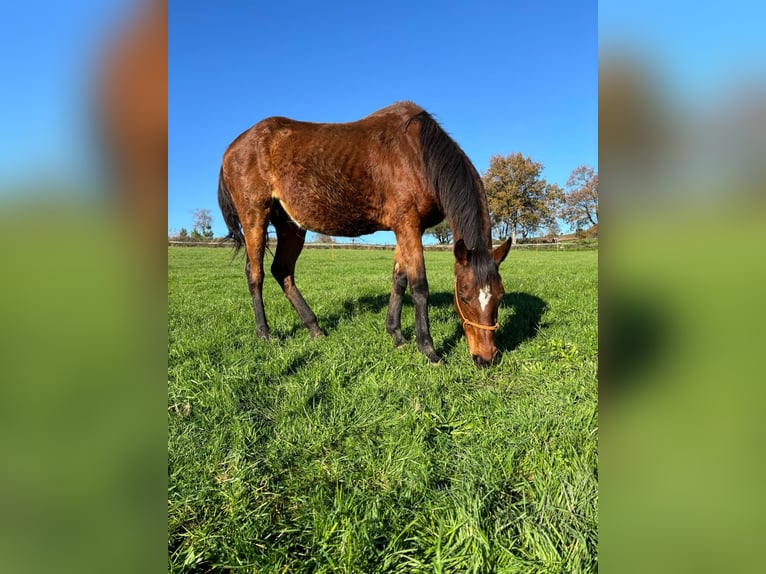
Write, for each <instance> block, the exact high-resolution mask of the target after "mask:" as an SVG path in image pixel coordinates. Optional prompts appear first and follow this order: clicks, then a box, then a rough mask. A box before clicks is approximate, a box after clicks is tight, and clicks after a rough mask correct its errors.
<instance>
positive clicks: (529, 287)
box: [168, 248, 598, 573]
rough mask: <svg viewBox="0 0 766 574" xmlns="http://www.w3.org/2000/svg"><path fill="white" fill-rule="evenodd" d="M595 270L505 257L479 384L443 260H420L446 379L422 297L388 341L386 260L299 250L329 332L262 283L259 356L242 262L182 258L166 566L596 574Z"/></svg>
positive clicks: (305, 285) (585, 263)
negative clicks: (492, 351) (431, 354)
mask: <svg viewBox="0 0 766 574" xmlns="http://www.w3.org/2000/svg"><path fill="white" fill-rule="evenodd" d="M597 255H598V253H597V251H576V252H567V251H554V252H543V251H540V252H534V251H522V250H518V251H512V252H511V253H510V255H509V256H508V259H507V260H506V262H505V263H504V264H503V268H502V269H501V271H502V276H503V282H504V285H505V288H506V292H507V294H506V296H505V299H504V302H503V306H502V307H501V311H500V328H499V330H498V331H497V339H496V341H497V344H498V347H499V348H500V349H501V350H503V351H504V355H503V359H502V361H501V363H500V364H498V365H497V366H495V367H492V368H489V369H484V370H480V369H477V368H476V367H474V365H473V363H472V361H471V359H470V356H469V353H468V348H467V345H466V343H465V339H464V338H463V337H462V329H461V327H460V324H459V322H458V320H457V317H456V314H455V311H454V308H453V307H452V292H451V288H452V282H453V276H452V255H451V254H450V253H441V252H428V253H426V265H427V268H428V277H429V284H430V290H431V296H430V301H431V314H430V316H431V329H432V335H433V339H434V343H435V345H436V348H437V351H439V352H440V353H441V354H442V356H443V359H444V361H443V364H441V365H436V366H433V365H430V364H428V362H427V360H426V359H425V357H424V356H422V355H421V354H420V353H419V352H418V351H417V348H416V345H415V343H414V317H413V308H412V304H411V300H410V299H409V296H407V298H406V300H405V306H404V309H403V313H402V327H403V330H404V333H405V335H406V336H407V337H408V338H409V339H410V342H409V344H407V345H405V346H403V347H400V348H398V349H394V347H393V343H392V340H391V338H390V337H389V335H388V334H387V333H386V331H385V326H384V325H385V314H386V305H387V303H388V296H389V288H390V277H391V269H392V265H393V254H392V253H391V252H385V251H346V250H335V251H326V250H306V251H304V253H303V254H302V256H301V258H300V260H299V261H298V270H297V274H296V275H297V283H298V286H299V288H300V289H301V291H302V292H303V295H304V297H305V299H306V300H307V302H308V303H309V305H311V306H312V308H313V310H314V312H315V313H316V315H317V317H318V319H319V322H320V326H322V327H323V328H324V329H325V330H326V331H327V333H328V336H327V337H326V338H323V339H318V340H312V339H311V338H310V337H309V335H308V332H307V330H306V329H304V328H303V326H302V324H301V323H300V321H299V319H298V317H297V315H296V314H295V312H294V311H293V309H292V307H290V305H289V303H288V302H287V300H286V299H285V297H284V295H283V294H282V292H281V291H280V290H279V287H278V286H277V284H276V282H274V281H273V280H272V279H271V278H269V279H268V280H267V283H266V284H265V286H264V299H265V306H266V313H267V317H268V319H269V324H270V326H271V330H272V335H273V336H274V337H275V339H276V340H272V341H268V342H266V341H261V340H258V339H256V338H255V336H254V330H255V324H254V318H253V312H252V306H251V303H250V296H249V293H248V291H247V286H246V283H245V279H244V274H243V262H242V261H241V260H240V259H237V260H236V261H235V262H234V263H233V264H230V263H229V262H230V260H231V253H230V251H228V250H224V249H214V248H169V249H168V267H169V294H168V302H169V373H168V401H169V409H168V417H169V439H168V440H169V443H168V450H169V466H168V472H169V492H168V520H169V531H168V550H169V570H170V571H172V572H191V571H195V572H207V571H216V572H218V571H224V572H225V571H235V572H285V573H287V572H290V573H295V572H362V573H374V572H433V573H439V572H444V573H446V572H594V571H597V557H596V547H597V513H598V511H597V481H598V471H597V428H598V419H597V380H596V366H597V353H598V348H597ZM270 263H271V258H270V256H269V255H268V254H267V256H266V267H267V268H268V266H269V265H270Z"/></svg>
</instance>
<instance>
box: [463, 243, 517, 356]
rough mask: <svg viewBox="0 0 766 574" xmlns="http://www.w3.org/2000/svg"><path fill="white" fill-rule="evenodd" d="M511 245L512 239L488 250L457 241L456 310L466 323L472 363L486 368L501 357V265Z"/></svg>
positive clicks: (503, 292) (464, 327) (502, 293)
mask: <svg viewBox="0 0 766 574" xmlns="http://www.w3.org/2000/svg"><path fill="white" fill-rule="evenodd" d="M510 247H511V241H510V239H509V240H508V241H506V242H505V243H503V244H502V245H500V246H499V247H497V248H496V249H495V250H494V251H493V252H492V255H491V256H490V255H489V253H488V252H486V251H484V252H479V251H474V250H473V249H468V247H467V246H466V244H465V243H464V242H463V240H462V239H459V240H458V241H457V243H455V298H454V299H455V310H456V311H457V314H458V316H459V317H460V320H461V321H462V322H463V330H464V331H465V338H466V340H467V341H468V350H469V351H470V353H471V357H472V358H473V362H474V363H476V365H477V366H479V367H487V366H489V365H491V364H492V363H495V362H496V361H498V360H499V359H500V352H499V351H498V350H497V347H495V329H497V324H498V323H497V310H498V307H499V306H500V301H501V300H502V298H503V295H504V294H505V291H504V290H503V282H502V281H501V280H500V274H499V273H498V267H499V266H500V263H502V261H503V259H505V256H506V255H508V250H509V249H510Z"/></svg>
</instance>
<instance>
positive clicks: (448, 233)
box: [427, 219, 452, 245]
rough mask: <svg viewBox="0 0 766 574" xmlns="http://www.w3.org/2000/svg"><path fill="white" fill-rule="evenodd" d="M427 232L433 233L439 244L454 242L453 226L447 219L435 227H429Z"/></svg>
mask: <svg viewBox="0 0 766 574" xmlns="http://www.w3.org/2000/svg"><path fill="white" fill-rule="evenodd" d="M427 233H429V234H430V235H433V236H434V237H435V238H436V241H437V242H438V243H439V245H448V244H450V243H452V228H451V227H450V226H449V222H448V221H447V220H446V219H445V220H444V221H442V222H441V223H439V224H437V225H434V226H433V227H429V228H428V230H427Z"/></svg>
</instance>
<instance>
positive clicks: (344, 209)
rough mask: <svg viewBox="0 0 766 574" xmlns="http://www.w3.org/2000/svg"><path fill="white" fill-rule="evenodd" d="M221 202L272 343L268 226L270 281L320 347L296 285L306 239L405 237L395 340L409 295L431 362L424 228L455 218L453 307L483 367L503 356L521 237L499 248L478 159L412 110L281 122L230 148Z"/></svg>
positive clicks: (398, 264)
mask: <svg viewBox="0 0 766 574" xmlns="http://www.w3.org/2000/svg"><path fill="white" fill-rule="evenodd" d="M218 203H219V206H220V208H221V213H222V214H223V218H224V221H225V222H226V226H227V228H228V230H229V238H231V239H233V241H234V243H235V251H234V253H235V255H236V253H237V252H238V251H239V250H240V249H241V248H242V247H243V246H244V247H245V250H246V253H247V258H246V263H245V277H246V278H247V284H248V287H249V290H250V295H251V297H252V303H253V310H254V312H255V323H256V334H257V335H258V336H260V337H262V338H264V339H268V338H269V327H268V323H267V321H266V315H265V312H264V308H263V297H262V288H263V280H264V271H263V255H264V250H265V247H266V243H267V240H268V232H267V228H268V225H269V222H271V223H272V224H273V225H274V228H275V229H276V234H277V246H276V252H275V253H274V259H273V263H272V266H271V273H272V275H273V276H274V278H275V279H276V281H277V282H278V283H279V285H280V286H281V287H282V290H283V292H284V294H285V296H286V297H287V299H288V300H289V301H290V303H292V305H293V307H294V308H295V311H296V312H297V313H298V316H299V317H300V319H301V321H302V322H303V324H304V325H305V326H306V328H308V330H309V332H310V334H311V336H312V337H318V336H322V335H324V334H325V333H324V332H323V331H322V329H320V328H319V325H318V323H317V318H316V315H314V313H313V311H312V310H311V308H310V307H309V306H308V304H307V303H306V301H305V300H304V298H303V296H302V295H301V293H300V291H298V288H297V287H296V285H295V264H296V260H297V259H298V256H299V255H300V253H301V250H302V248H303V244H304V241H305V238H306V231H307V230H311V231H314V232H318V233H322V234H325V235H335V236H344V237H358V236H360V235H365V234H368V233H372V232H375V231H379V230H391V231H393V232H394V234H395V236H396V248H395V251H394V269H393V277H392V282H391V283H392V285H391V296H390V300H389V305H388V312H387V315H386V331H387V332H388V333H389V334H390V335H391V337H393V340H394V345H395V346H397V347H398V346H399V345H402V344H403V343H404V337H403V335H402V329H401V311H402V303H403V296H404V293H405V290H406V288H407V285H408V284H409V286H410V292H411V295H412V301H413V304H414V307H415V339H416V342H417V347H418V350H419V351H420V352H421V353H423V354H424V355H425V356H426V357H427V358H428V360H429V361H431V362H432V363H438V362H439V361H440V357H439V355H438V354H437V353H436V350H435V349H434V343H433V339H432V338H431V331H430V325H429V319H428V280H427V278H426V268H425V262H424V258H423V242H422V236H423V233H424V232H425V230H426V229H427V228H429V227H432V226H433V225H436V224H438V223H440V222H441V221H443V220H444V219H445V217H446V218H447V219H448V221H449V223H450V227H451V228H452V235H453V238H454V239H455V243H454V247H453V252H454V257H455V263H454V274H455V283H454V305H455V310H456V311H457V313H458V316H459V317H460V319H461V321H462V325H463V331H464V333H465V336H466V340H467V341H468V348H469V352H470V354H471V356H472V358H473V361H474V363H475V364H476V365H477V366H479V367H486V366H488V365H490V364H492V363H495V362H497V361H498V360H499V358H500V352H499V351H498V349H497V347H496V346H495V342H494V332H495V330H496V329H497V326H498V308H499V306H500V302H501V299H502V298H503V295H504V290H503V284H502V281H501V278H500V274H499V271H498V269H499V266H500V264H501V263H502V261H503V260H504V259H505V257H506V255H507V254H508V250H509V249H510V246H511V242H510V239H509V240H507V241H506V242H504V243H503V244H501V245H499V246H498V247H496V248H494V250H493V247H492V234H491V228H492V226H491V222H490V217H489V211H488V208H487V196H486V193H485V191H484V186H483V184H482V180H481V177H479V174H478V172H477V171H476V168H475V167H474V166H473V164H472V163H471V161H470V160H469V159H468V157H467V156H466V155H465V153H464V152H463V151H462V150H461V149H460V147H459V146H458V145H457V143H455V141H454V140H453V139H452V138H451V137H450V136H449V135H447V133H446V132H445V131H444V130H443V129H442V127H441V126H440V125H439V124H438V122H437V121H436V120H435V119H434V118H433V117H432V116H431V115H430V114H429V113H428V112H427V111H425V110H424V109H423V108H421V107H420V106H418V105H416V104H414V103H412V102H397V103H394V104H392V105H390V106H388V107H385V108H383V109H381V110H378V111H376V112H374V113H372V114H371V115H369V116H367V117H365V118H363V119H361V120H357V121H354V122H349V123H309V122H302V121H296V120H292V119H288V118H285V117H270V118H267V119H264V120H262V121H261V122H259V123H257V124H255V125H254V126H253V127H251V128H250V129H248V130H246V131H245V132H243V133H242V134H240V135H239V136H238V137H237V138H236V139H235V140H234V141H233V142H232V143H231V144H230V145H229V147H228V148H227V149H226V151H225V152H224V154H223V160H222V162H221V169H220V173H219V178H218Z"/></svg>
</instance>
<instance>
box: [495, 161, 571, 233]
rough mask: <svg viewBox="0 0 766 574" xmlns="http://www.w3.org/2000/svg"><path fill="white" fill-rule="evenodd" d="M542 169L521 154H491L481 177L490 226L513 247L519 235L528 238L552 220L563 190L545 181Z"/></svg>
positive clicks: (539, 164) (539, 165) (540, 165)
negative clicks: (509, 239)
mask: <svg viewBox="0 0 766 574" xmlns="http://www.w3.org/2000/svg"><path fill="white" fill-rule="evenodd" d="M542 170H543V164H541V163H538V162H534V161H532V160H531V159H530V158H528V157H525V156H524V155H522V154H521V153H512V154H509V155H507V156H501V155H493V156H492V158H491V159H490V162H489V169H487V172H486V173H485V174H484V176H483V177H482V180H483V181H484V189H485V190H486V192H487V200H488V203H489V212H490V217H491V218H492V223H493V224H494V226H495V227H496V229H498V231H499V232H500V235H501V236H505V237H507V236H508V235H510V236H511V244H512V245H515V244H516V235H517V233H518V232H521V234H522V235H523V236H524V237H527V236H528V235H531V234H532V233H534V231H536V230H537V229H539V228H540V227H541V226H543V225H550V223H551V222H553V221H555V217H556V212H557V209H558V206H559V204H560V203H561V201H562V198H563V191H562V189H561V188H560V187H559V186H558V185H556V184H549V183H548V182H547V181H545V179H544V178H542V177H541V173H542Z"/></svg>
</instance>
